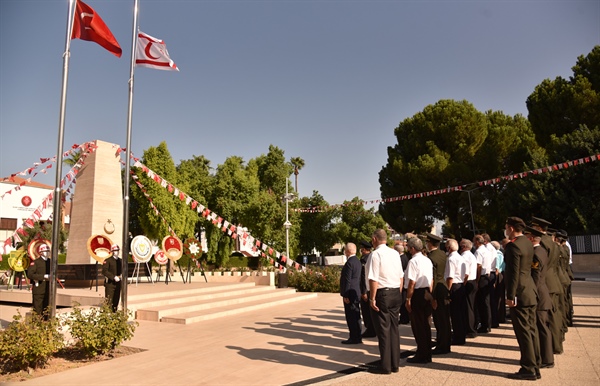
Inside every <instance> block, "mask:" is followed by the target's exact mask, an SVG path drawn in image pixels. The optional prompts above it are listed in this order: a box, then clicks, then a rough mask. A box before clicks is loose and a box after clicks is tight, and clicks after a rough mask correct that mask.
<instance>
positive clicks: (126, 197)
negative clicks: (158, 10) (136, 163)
mask: <svg viewBox="0 0 600 386" xmlns="http://www.w3.org/2000/svg"><path fill="white" fill-rule="evenodd" d="M137 20H138V0H134V1H133V28H132V31H131V66H130V70H129V104H128V107H127V140H126V144H125V146H126V148H127V152H126V155H125V157H126V159H125V181H124V187H123V248H121V249H122V251H123V258H122V259H121V264H122V269H121V272H122V275H121V277H122V280H121V283H122V284H121V286H122V287H121V304H122V305H123V313H125V315H127V282H128V280H127V278H128V274H127V269H128V265H127V263H128V261H129V178H130V176H129V174H130V163H131V121H132V111H133V71H134V69H135V50H136V45H137Z"/></svg>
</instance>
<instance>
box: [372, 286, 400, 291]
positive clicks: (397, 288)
mask: <svg viewBox="0 0 600 386" xmlns="http://www.w3.org/2000/svg"><path fill="white" fill-rule="evenodd" d="M399 289H400V287H396V288H387V287H386V288H377V291H391V290H399Z"/></svg>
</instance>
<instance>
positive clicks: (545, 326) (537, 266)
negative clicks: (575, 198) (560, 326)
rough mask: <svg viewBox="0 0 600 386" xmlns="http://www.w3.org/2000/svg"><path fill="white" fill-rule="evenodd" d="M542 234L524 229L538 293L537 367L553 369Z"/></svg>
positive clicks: (545, 258) (546, 267)
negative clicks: (538, 355)
mask: <svg viewBox="0 0 600 386" xmlns="http://www.w3.org/2000/svg"><path fill="white" fill-rule="evenodd" d="M543 235H544V234H543V233H542V232H541V231H539V230H537V229H533V228H530V227H526V228H525V236H527V238H528V239H529V241H531V244H532V245H533V264H532V265H531V277H533V281H534V283H535V285H536V287H537V291H538V305H537V308H536V312H535V313H536V316H537V319H536V320H537V328H538V336H539V341H540V359H541V363H538V366H539V367H540V368H541V369H543V368H547V367H554V353H553V350H552V333H551V332H550V321H549V315H550V309H551V308H552V298H550V291H548V286H547V285H546V270H547V269H548V252H546V250H545V249H544V247H542V246H541V245H540V241H541V239H542V236H543Z"/></svg>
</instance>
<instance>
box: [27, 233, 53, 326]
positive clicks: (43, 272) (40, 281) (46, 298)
mask: <svg viewBox="0 0 600 386" xmlns="http://www.w3.org/2000/svg"><path fill="white" fill-rule="evenodd" d="M38 254H39V255H40V257H39V258H37V259H35V260H33V261H32V262H31V265H30V266H29V268H28V269H27V276H28V277H29V278H30V279H31V280H32V281H33V288H32V289H31V294H32V300H33V302H32V303H33V311H34V312H35V313H36V314H38V315H39V316H41V317H42V318H43V319H44V320H48V309H47V308H48V305H49V304H50V288H49V284H50V279H49V278H50V248H49V247H48V245H46V244H41V245H40V246H39V247H38Z"/></svg>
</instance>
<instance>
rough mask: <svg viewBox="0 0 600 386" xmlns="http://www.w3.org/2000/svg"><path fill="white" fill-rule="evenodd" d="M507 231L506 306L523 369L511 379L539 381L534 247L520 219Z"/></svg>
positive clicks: (511, 221) (510, 222)
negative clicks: (532, 267) (533, 264)
mask: <svg viewBox="0 0 600 386" xmlns="http://www.w3.org/2000/svg"><path fill="white" fill-rule="evenodd" d="M504 229H505V232H504V233H505V235H506V237H507V238H508V239H509V240H510V242H509V243H508V244H506V250H505V252H504V261H505V263H506V267H505V271H504V273H505V280H506V305H507V306H508V307H509V309H510V319H511V321H512V324H513V329H514V331H515V335H516V337H517V342H518V344H519V350H520V351H521V359H520V361H519V363H520V365H521V368H520V369H519V371H518V372H516V373H512V374H509V375H508V377H509V378H512V379H526V380H536V379H540V378H541V377H542V376H541V374H540V369H539V365H538V364H539V363H541V359H540V353H539V337H538V330H537V320H536V307H537V289H536V286H535V283H534V281H533V278H532V277H531V264H532V263H533V245H531V242H530V241H529V240H527V238H526V237H525V236H524V235H523V230H524V229H525V223H524V222H523V220H522V219H520V218H519V217H509V218H508V219H507V220H506V225H505V227H504Z"/></svg>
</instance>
